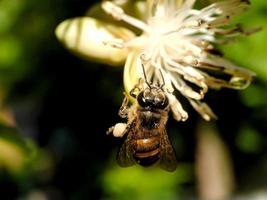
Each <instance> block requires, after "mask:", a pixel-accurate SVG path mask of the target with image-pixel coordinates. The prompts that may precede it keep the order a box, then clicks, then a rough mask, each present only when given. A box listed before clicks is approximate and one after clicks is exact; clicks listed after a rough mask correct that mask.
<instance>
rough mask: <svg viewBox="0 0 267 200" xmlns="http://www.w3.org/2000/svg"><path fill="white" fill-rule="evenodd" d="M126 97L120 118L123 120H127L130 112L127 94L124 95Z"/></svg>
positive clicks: (120, 111)
mask: <svg viewBox="0 0 267 200" xmlns="http://www.w3.org/2000/svg"><path fill="white" fill-rule="evenodd" d="M124 95H125V97H124V99H123V102H122V104H121V107H120V110H119V116H120V117H121V118H126V117H127V115H128V111H129V108H128V103H129V99H128V97H127V95H126V94H124Z"/></svg>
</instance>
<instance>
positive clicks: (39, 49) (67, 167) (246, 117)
mask: <svg viewBox="0 0 267 200" xmlns="http://www.w3.org/2000/svg"><path fill="white" fill-rule="evenodd" d="M93 3H94V2H93V1H88V0H87V1H86V0H39V1H35V0H1V1H0V105H1V107H0V199H20V200H46V199H49V200H50V199H56V200H61V199H73V200H74V199H75V200H76V199H110V200H113V199H122V200H123V199H137V200H139V199H140V200H142V199H200V198H203V199H207V200H208V198H209V199H210V200H215V199H214V198H215V197H216V198H218V199H227V197H228V196H229V195H233V199H234V198H236V199H238V198H241V197H246V198H248V199H256V196H257V197H258V196H259V197H262V198H263V199H267V179H266V177H267V140H266V133H267V100H266V99H267V56H266V49H267V30H266V28H267V2H266V1H264V0H252V1H251V8H250V9H249V10H248V11H247V12H246V13H244V14H243V15H242V16H239V17H237V18H236V21H237V22H241V23H242V24H244V26H245V27H258V26H261V27H262V31H261V32H258V33H256V34H254V35H252V36H249V37H240V38H239V39H238V40H237V41H236V42H235V43H231V44H228V45H226V46H223V47H220V48H221V49H222V50H223V52H224V54H225V56H226V57H227V58H229V59H231V60H232V61H234V62H235V63H237V64H239V65H241V66H244V67H246V68H249V69H251V70H253V71H254V72H256V73H257V77H256V78H255V80H254V81H253V83H252V85H251V86H250V87H249V88H247V89H246V90H244V91H233V90H228V89H223V90H220V91H210V92H209V93H208V95H207V97H206V101H207V102H208V103H209V105H211V107H212V108H213V109H214V111H215V113H216V114H217V115H218V117H219V120H217V121H215V122H210V123H204V122H203V121H202V120H201V119H200V117H199V116H198V115H197V114H196V113H195V111H194V110H192V108H191V107H190V106H189V105H188V104H187V103H185V105H184V107H185V108H186V110H188V111H189V116H190V118H189V119H188V121H186V122H181V123H177V122H175V121H174V120H173V119H172V117H170V119H169V122H168V126H167V130H168V133H169V136H170V138H171V140H172V143H173V145H174V148H175V150H176V154H177V159H178V162H179V165H178V168H177V170H176V171H175V172H174V173H167V172H164V171H161V170H160V169H158V168H141V167H139V166H134V167H130V168H127V169H123V168H119V167H118V166H117V164H116V163H115V155H116V151H117V149H118V147H119V146H120V144H121V142H122V141H121V140H120V139H116V138H113V137H108V136H106V135H105V132H106V129H107V128H108V127H110V126H111V125H113V124H114V123H116V122H119V121H121V119H120V118H119V117H118V116H117V112H118V108H119V106H120V104H121V102H122V98H123V95H122V92H123V83H122V70H123V68H115V67H110V66H106V65H103V64H97V63H93V62H88V61H83V60H81V59H79V58H77V57H75V56H73V55H72V54H70V53H69V52H68V51H67V50H65V49H64V48H63V47H62V45H61V44H60V43H59V42H58V41H57V40H56V38H55V35H54V30H55V28H56V26H57V25H58V24H59V23H60V22H62V21H63V20H65V19H67V18H71V17H76V16H82V15H84V13H85V12H86V10H87V9H88V8H89V7H90V6H92V4H93ZM200 3H203V4H205V3H207V2H203V1H201V2H200ZM216 195H217V196H216ZM220 197H222V198H220Z"/></svg>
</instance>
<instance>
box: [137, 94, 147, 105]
mask: <svg viewBox="0 0 267 200" xmlns="http://www.w3.org/2000/svg"><path fill="white" fill-rule="evenodd" d="M137 102H138V104H139V105H140V106H142V107H146V106H147V102H146V99H145V97H144V92H140V93H139V94H138V96H137Z"/></svg>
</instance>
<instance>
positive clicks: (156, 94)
mask: <svg viewBox="0 0 267 200" xmlns="http://www.w3.org/2000/svg"><path fill="white" fill-rule="evenodd" d="M137 102H138V104H139V105H140V106H141V107H149V108H155V109H162V110H164V109H165V108H166V107H167V106H168V105H169V101H168V98H167V96H166V94H165V93H164V91H163V90H162V89H161V88H160V87H155V86H154V87H150V88H146V89H145V90H143V91H141V92H140V93H139V94H138V96H137Z"/></svg>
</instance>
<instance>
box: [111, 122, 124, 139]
mask: <svg viewBox="0 0 267 200" xmlns="http://www.w3.org/2000/svg"><path fill="white" fill-rule="evenodd" d="M126 132H127V124H126V123H117V124H115V126H112V127H110V128H109V129H108V130H107V135H110V134H112V135H113V136H114V137H123V135H124V134H125V133H126Z"/></svg>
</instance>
